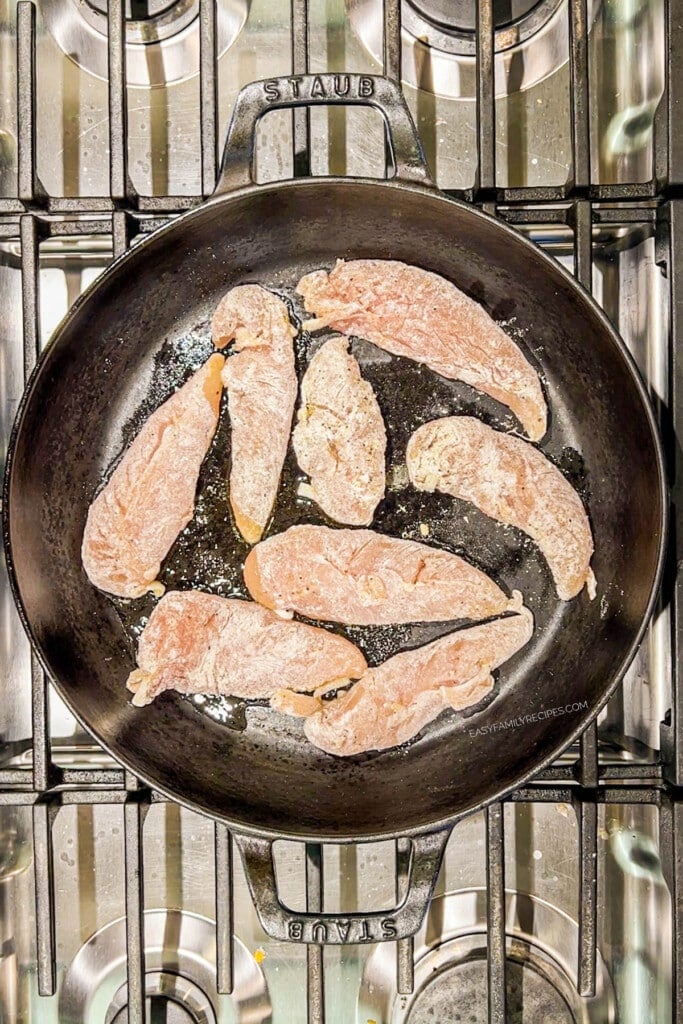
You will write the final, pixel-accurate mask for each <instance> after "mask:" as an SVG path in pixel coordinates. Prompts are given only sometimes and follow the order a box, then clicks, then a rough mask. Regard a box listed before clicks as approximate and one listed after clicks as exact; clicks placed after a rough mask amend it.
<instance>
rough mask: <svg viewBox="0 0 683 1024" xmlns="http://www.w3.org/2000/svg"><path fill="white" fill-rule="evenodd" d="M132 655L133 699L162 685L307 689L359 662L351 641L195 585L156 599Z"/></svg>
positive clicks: (242, 692)
mask: <svg viewBox="0 0 683 1024" xmlns="http://www.w3.org/2000/svg"><path fill="white" fill-rule="evenodd" d="M137 662H138V668H137V669H136V670H135V671H134V672H132V673H131V674H130V676H129V678H128V689H129V690H132V692H133V693H134V694H135V696H134V697H133V704H137V705H138V706H142V705H143V704H149V703H150V702H151V701H153V700H154V698H155V697H156V696H157V695H158V694H159V693H162V692H163V691H164V690H177V691H178V692H179V693H203V694H213V695H216V694H222V695H225V696H231V697H246V698H259V697H270V696H271V695H272V694H273V693H275V691H276V690H278V689H279V688H280V687H282V686H286V687H289V688H291V689H292V690H313V689H315V688H317V687H320V686H325V685H328V684H330V682H331V681H333V680H334V679H336V678H337V677H340V676H342V677H347V676H359V675H362V674H363V672H364V671H365V668H366V663H365V658H364V657H363V655H362V654H361V652H360V651H359V650H358V648H357V647H355V646H354V645H353V644H352V643H351V642H350V641H349V640H345V639H344V638H343V637H341V636H337V635H336V634H334V633H330V632H329V631H328V630H325V629H319V628H317V627H316V626H307V625H305V624H304V623H303V622H293V621H287V620H284V619H281V618H279V617H278V616H277V615H275V614H274V613H273V612H270V611H268V610H267V609H266V608H261V606H260V605H257V604H254V603H253V602H251V601H240V600H237V599H232V598H224V597H216V596H214V595H213V594H205V593H202V592H201V591H198V590H189V591H174V592H172V593H168V594H166V595H165V596H164V597H163V598H162V599H161V601H160V602H159V604H158V605H157V606H156V608H155V609H154V611H153V612H152V614H151V615H150V618H149V622H148V623H147V625H146V626H145V629H144V631H143V633H142V636H141V637H140V643H139V646H138V656H137Z"/></svg>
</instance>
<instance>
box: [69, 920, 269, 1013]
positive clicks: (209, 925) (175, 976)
mask: <svg viewBox="0 0 683 1024" xmlns="http://www.w3.org/2000/svg"><path fill="white" fill-rule="evenodd" d="M233 956H234V960H233V970H234V978H235V985H234V989H233V992H232V995H231V996H219V995H218V993H217V991H216V970H215V957H216V930H215V926H214V924H213V922H211V921H209V920H207V919H206V918H204V917H199V916H197V915H195V914H186V913H181V912H180V911H177V910H151V911H147V913H146V914H145V968H146V974H145V993H146V997H147V998H146V1006H147V1016H146V1019H147V1020H150V1021H153V1020H163V1021H165V1022H166V1024H218V1022H219V1021H223V1020H231V1021H234V1022H235V1024H243V1022H247V1021H248V1022H249V1024H267V1022H269V1021H270V1019H271V1005H270V998H269V996H268V988H267V985H266V980H265V977H264V975H263V971H262V970H261V968H260V967H259V966H258V964H257V963H256V961H255V960H254V958H253V956H251V955H250V953H249V951H248V950H247V948H246V947H245V946H244V944H243V943H242V942H240V940H239V939H238V938H237V937H235V938H234V940H233ZM127 1003H128V992H127V985H126V923H125V918H120V919H119V920H118V921H112V922H111V924H108V925H106V926H105V927H104V928H102V929H101V930H100V931H99V932H96V933H95V934H94V935H92V936H91V937H90V938H89V939H88V941H87V942H86V943H85V945H83V946H81V948H80V949H79V951H78V953H77V954H76V956H75V957H74V959H73V960H72V961H71V964H70V965H69V968H68V970H67V972H66V974H65V976H64V981H63V984H62V988H61V992H60V996H59V1020H60V1024H127V1021H128V1010H127Z"/></svg>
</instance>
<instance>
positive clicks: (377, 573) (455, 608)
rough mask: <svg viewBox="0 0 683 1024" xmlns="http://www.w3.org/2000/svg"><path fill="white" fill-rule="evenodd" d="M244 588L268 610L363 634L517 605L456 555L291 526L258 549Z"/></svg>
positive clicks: (371, 536)
mask: <svg viewBox="0 0 683 1024" xmlns="http://www.w3.org/2000/svg"><path fill="white" fill-rule="evenodd" d="M244 580H245V583H246V584H247V587H248V588H249V593H250V594H251V596H252V597H253V598H254V600H256V601H260V603H261V604H263V605H265V606H266V607H267V608H274V609H277V610H278V611H286V612H298V613H299V614H300V615H306V616H308V617H309V618H311V619H323V620H326V621H328V622H344V623H349V624H351V623H352V624H355V625H362V626H368V625H389V624H391V623H399V622H440V621H446V620H448V619H486V618H489V617H490V616H493V615H500V614H501V613H502V612H504V611H506V610H507V609H508V608H509V607H510V604H511V603H510V601H509V600H508V598H507V597H506V596H505V594H504V593H503V591H502V590H501V589H500V588H499V587H498V586H496V584H495V583H494V582H493V580H491V579H489V577H488V576H486V575H485V573H483V572H481V571H480V570H479V569H476V568H475V567H474V566H473V565H470V564H469V563H468V562H465V561H464V560H463V559H462V558H459V557H458V556H457V555H453V554H451V553H450V552H449V551H443V550H440V549H439V548H432V547H429V546H428V545H426V544H419V543H417V542H416V541H412V540H402V539H401V538H399V537H388V536H386V535H384V534H381V533H375V532H374V531H373V530H331V529H329V528H328V527H326V526H292V527H290V529H289V530H285V532H284V533H278V534H276V535H275V536H273V537H269V538H268V540H264V541H262V542H261V543H260V544H257V545H256V547H254V548H252V550H251V551H250V552H249V557H248V558H247V560H246V562H245V565H244Z"/></svg>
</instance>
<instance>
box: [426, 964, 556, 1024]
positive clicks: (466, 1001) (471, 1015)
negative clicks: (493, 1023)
mask: <svg viewBox="0 0 683 1024" xmlns="http://www.w3.org/2000/svg"><path fill="white" fill-rule="evenodd" d="M506 980H507V1007H506V1009H507V1015H506V1018H505V1019H506V1021H507V1024H547V1022H548V1021H552V1022H553V1024H576V1021H575V1017H574V1015H573V1013H572V1012H571V1010H570V1009H569V1007H568V1006H567V1004H566V1002H565V1001H564V999H563V998H562V996H561V995H560V993H559V992H558V991H557V989H556V988H555V987H554V986H553V985H552V984H551V982H550V981H549V980H548V979H547V978H544V977H542V976H541V975H540V974H538V973H537V972H536V971H535V970H534V969H533V968H532V967H531V966H530V965H529V964H522V963H516V962H515V961H514V960H511V959H508V962H507V973H506ZM406 1020H407V1024H436V1022H438V1021H453V1022H454V1024H455V1022H456V1021H459V1022H462V1024H487V1021H488V1009H487V983H486V961H485V960H472V961H470V962H468V963H461V964H456V965H454V966H453V967H450V968H445V969H444V970H442V971H441V972H439V973H436V974H434V975H433V976H432V977H431V978H429V979H428V981H427V983H426V984H425V986H424V988H422V989H421V990H420V992H418V994H417V997H416V999H415V1000H414V1002H413V1003H412V1005H411V1007H410V1011H409V1012H408V1017H407V1019H406Z"/></svg>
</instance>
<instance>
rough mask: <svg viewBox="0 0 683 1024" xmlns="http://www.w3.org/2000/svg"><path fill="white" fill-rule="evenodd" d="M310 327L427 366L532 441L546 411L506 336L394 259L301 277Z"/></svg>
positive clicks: (536, 384) (456, 292)
mask: <svg viewBox="0 0 683 1024" xmlns="http://www.w3.org/2000/svg"><path fill="white" fill-rule="evenodd" d="M297 291H298V292H299V293H300V294H301V295H303V297H304V302H305V305H306V309H307V310H308V311H309V312H310V313H313V314H314V316H315V319H314V320H311V321H309V322H308V323H306V324H304V327H305V328H308V329H311V330H316V329H318V328H320V327H333V328H334V329H335V330H337V331H341V332H342V333H343V334H348V335H358V336H359V337H361V338H366V339H367V340H368V341H371V342H372V343H373V344H375V345H378V346H379V347H380V348H383V349H386V351H387V352H391V353H392V354H394V355H397V356H406V357H407V358H409V359H415V360H417V361H418V362H420V363H426V364H427V366H429V367H430V368H431V369H432V370H435V371H436V373H439V374H441V376H442V377H448V378H451V379H453V380H462V381H465V382H466V383H467V384H470V385H471V386H472V387H474V388H477V390H478V391H483V392H484V394H486V395H490V396H491V398H495V399H496V401H498V402H502V404H503V405H506V406H507V407H508V408H509V409H511V410H512V412H513V413H514V414H515V416H516V417H517V419H518V420H519V421H520V423H521V424H522V426H523V428H524V430H525V431H526V433H527V434H528V435H529V437H530V438H531V439H532V440H533V441H538V440H539V439H540V438H541V437H543V435H544V434H545V431H546V424H547V416H548V410H547V407H546V403H545V399H544V397H543V391H542V389H541V384H540V381H539V379H538V374H537V373H536V371H535V370H534V368H533V367H532V366H531V364H530V363H529V361H528V360H527V359H526V357H525V356H524V354H523V353H522V351H521V349H520V348H519V347H518V346H517V345H516V344H515V342H514V341H513V340H512V338H510V337H509V335H507V334H506V333H505V331H504V330H503V329H502V328H501V327H499V326H498V324H497V323H496V322H495V321H494V320H493V319H492V318H491V317H490V316H489V315H488V313H487V312H486V311H485V310H484V309H483V308H482V307H481V306H480V305H479V303H478V302H474V300H473V299H470V298H469V297H468V296H467V295H465V294H464V292H461V291H460V289H459V288H456V287H455V285H454V284H451V282H450V281H446V280H445V279H444V278H443V277H440V276H439V275H438V274H432V273H430V272H429V271H427V270H421V269H420V268H419V267H412V266H409V265H408V264H406V263H399V262H398V261H396V260H351V261H349V262H345V261H344V260H337V263H336V264H335V266H334V269H333V270H331V271H330V272H329V273H328V272H327V271H326V270H316V271H314V273H312V274H307V275H306V276H305V277H303V278H302V279H301V281H299V284H298V286H297Z"/></svg>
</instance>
